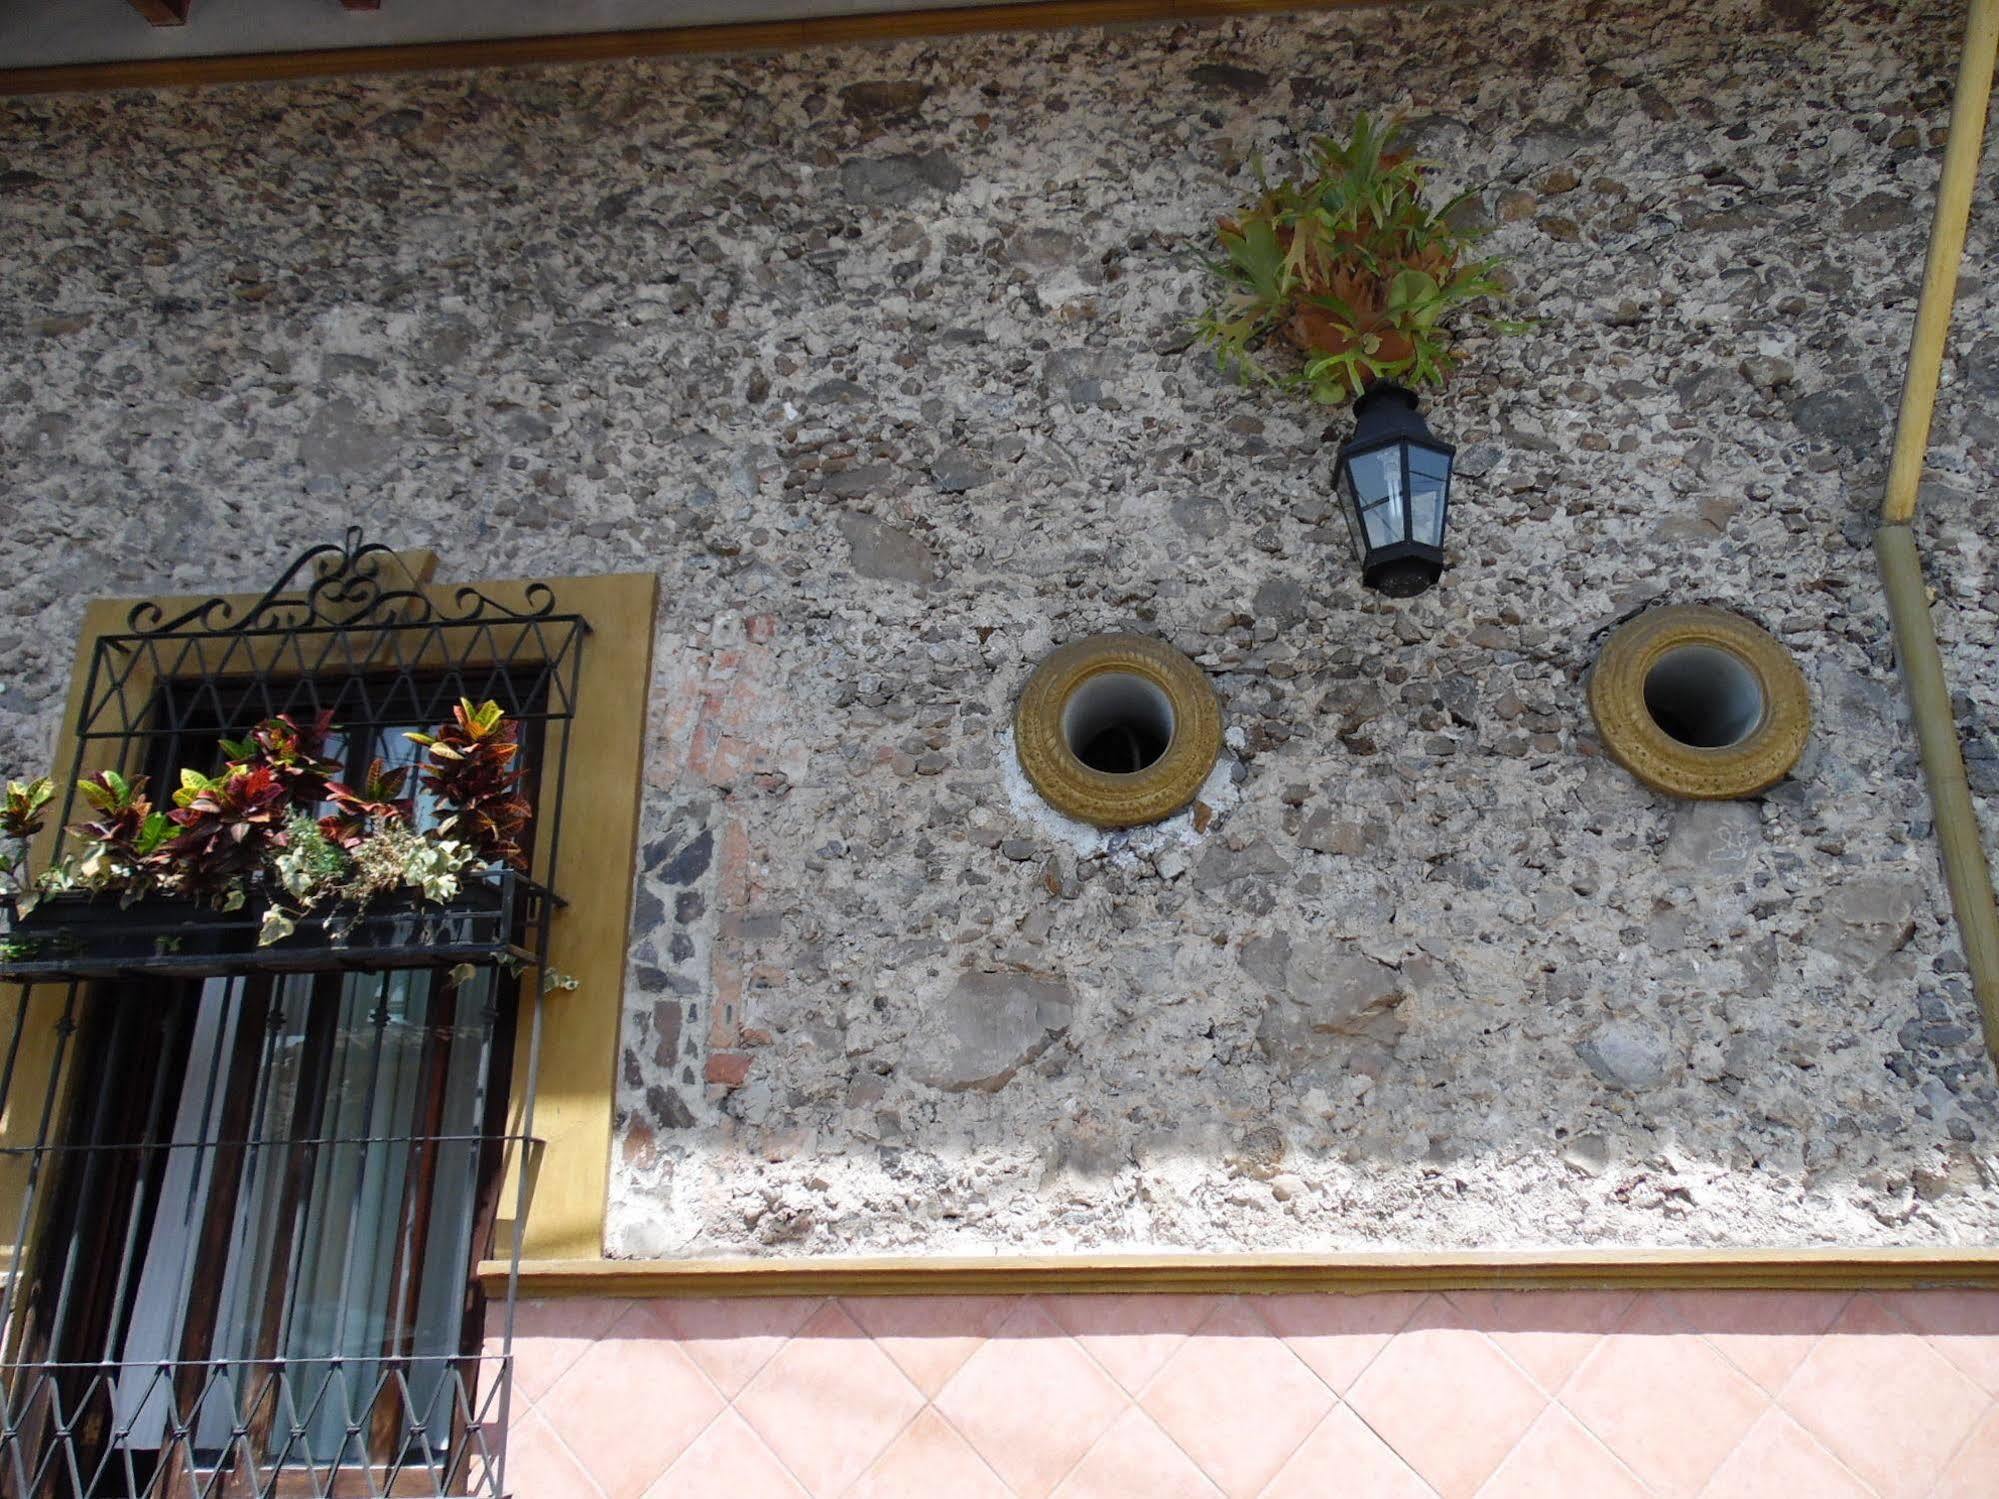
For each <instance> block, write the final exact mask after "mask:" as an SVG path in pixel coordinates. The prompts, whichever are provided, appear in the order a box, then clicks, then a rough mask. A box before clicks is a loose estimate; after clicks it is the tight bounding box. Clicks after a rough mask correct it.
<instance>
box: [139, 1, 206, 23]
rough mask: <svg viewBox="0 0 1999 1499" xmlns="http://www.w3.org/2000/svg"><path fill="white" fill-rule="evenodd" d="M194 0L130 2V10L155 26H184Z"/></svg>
mask: <svg viewBox="0 0 1999 1499" xmlns="http://www.w3.org/2000/svg"><path fill="white" fill-rule="evenodd" d="M193 4H194V0H132V9H134V10H136V11H137V12H138V13H139V14H140V15H142V16H144V17H145V18H146V19H147V20H148V21H151V22H152V23H153V24H154V25H155V26H185V25H186V24H187V12H188V8H189V7H190V6H192V5H193Z"/></svg>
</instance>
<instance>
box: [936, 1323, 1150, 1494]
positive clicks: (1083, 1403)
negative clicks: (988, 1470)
mask: <svg viewBox="0 0 1999 1499" xmlns="http://www.w3.org/2000/svg"><path fill="white" fill-rule="evenodd" d="M936 1403H937V1409H938V1410H939V1411H941V1412H942V1413H943V1415H944V1418H945V1419H946V1420H948V1421H949V1422H950V1423H951V1424H952V1425H953V1426H955V1427H957V1429H958V1431H959V1433H960V1434H961V1435H962V1436H963V1437H964V1438H965V1440H966V1441H968V1442H970V1443H971V1444H972V1446H973V1447H974V1448H975V1449H976V1450H977V1451H978V1454H979V1456H981V1457H983V1458H984V1459H985V1460H986V1461H987V1462H988V1463H990V1464H991V1465H992V1467H993V1470H994V1471H995V1472H997V1473H998V1474H999V1476H1000V1477H1001V1478H1003V1479H1004V1480H1006V1482H1007V1483H1008V1485H1010V1486H1011V1487H1012V1489H1013V1491H1014V1492H1015V1493H1016V1494H1018V1495H1020V1496H1021V1499H1043V1496H1045V1495H1047V1494H1048V1493H1050V1492H1051V1491H1052V1490H1053V1489H1054V1487H1055V1485H1056V1484H1058V1483H1060V1482H1061V1481H1062V1479H1063V1477H1064V1476H1065V1475H1066V1474H1067V1473H1068V1472H1069V1470H1070V1469H1071V1468H1073V1467H1075V1466H1076V1464H1077V1462H1079V1461H1080V1460H1081V1459H1082V1456H1083V1454H1084V1453H1086V1452H1088V1451H1089V1450H1090V1448H1091V1447H1093V1446H1094V1445H1096V1441H1097V1438H1099V1437H1101V1436H1102V1435H1103V1434H1104V1432H1105V1431H1106V1430H1107V1429H1108V1428H1109V1426H1110V1424H1111V1422H1112V1421H1114V1420H1116V1419H1117V1418H1118V1416H1119V1415H1120V1414H1122V1413H1123V1411H1124V1410H1125V1408H1126V1406H1127V1405H1128V1404H1129V1401H1128V1400H1127V1398H1126V1396H1125V1393H1124V1391H1122V1390H1120V1389H1119V1388H1118V1386H1117V1382H1116V1381H1115V1380H1113V1379H1112V1378H1111V1377H1110V1375H1108V1374H1106V1373H1104V1371H1103V1370H1102V1369H1100V1368H1098V1367H1097V1364H1096V1361H1095V1360H1093V1359H1092V1358H1091V1357H1090V1356H1089V1355H1088V1354H1087V1353H1085V1352H1083V1350H1082V1349H1081V1348H1080V1347H1079V1346H1078V1345H1077V1343H1076V1341H1075V1339H1073V1338H1071V1337H1070V1336H1069V1335H1068V1334H1067V1333H1065V1332H1064V1331H1062V1329H1061V1328H1060V1327H1059V1326H1057V1325H1056V1323H1055V1321H1054V1320H1053V1319H1052V1318H1051V1317H1050V1316H1049V1315H1048V1313H1047V1312H1045V1311H1043V1310H1042V1309H1041V1306H1040V1304H1039V1303H1038V1302H1037V1301H1034V1300H1032V1299H1030V1300H1027V1301H1023V1302H1021V1303H1020V1304H1019V1305H1018V1306H1017V1307H1015V1308H1014V1310H1013V1312H1012V1314H1011V1315H1009V1316H1008V1317H1007V1319H1006V1321H1005V1322H1004V1323H1002V1324H1001V1326H1000V1329H999V1331H998V1332H997V1333H995V1334H994V1336H993V1337H992V1338H990V1339H989V1340H988V1341H987V1342H985V1343H984V1344H982V1345H981V1346H980V1347H979V1350H978V1351H977V1352H976V1353H974V1354H973V1355H972V1356H971V1357H970V1358H968V1359H967V1360H965V1366H964V1367H963V1368H962V1369H960V1370H959V1371H958V1372H957V1373H956V1374H954V1375H952V1376H951V1380H950V1382H949V1383H948V1384H946V1385H945V1386H944V1388H943V1390H942V1391H940V1392H939V1394H938V1395H937V1401H936Z"/></svg>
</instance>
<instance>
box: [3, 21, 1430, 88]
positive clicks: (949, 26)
mask: <svg viewBox="0 0 1999 1499" xmlns="http://www.w3.org/2000/svg"><path fill="white" fill-rule="evenodd" d="M133 3H134V4H138V3H139V0H133ZM180 3H181V4H182V5H183V8H185V3H186V0H180ZM1381 3H1382V0H993V3H986V0H979V3H974V4H971V5H963V6H949V7H938V8H935V9H930V10H902V11H887V12H881V11H862V12H860V13H858V14H840V15H823V16H812V17H808V18H806V19H803V20H791V21H725V22H722V23H719V24H717V25H712V26H660V27H652V28H649V29H645V30H638V31H595V32H580V33H568V34H562V35H555V36H508V37H483V38H477V39H474V40H470V41H458V42H408V43H401V44H396V45H390V46H374V47H326V48H316V49H313V50H311V51H305V52H251V53H236V54H221V55H217V56H213V57H161V58H139V59H133V60H130V61H122V62H89V63H60V64H54V65H51V66H48V67H39V68H6V67H0V98H5V97H7V96H9V95H15V94H56V93H71V92H76V91H79V90H86V89H121V88H203V87H207V86H209V85H211V84H218V83H271V82H277V81H280V80H287V79H294V78H327V77H337V76H340V75H343V74H353V73H407V72H417V71H430V70H435V69H458V68H519V67H542V66H575V65H576V64H579V63H592V62H603V61H605V60H607V59H611V58H626V57H690V56H700V55H703V54H708V53H718V52H721V53H726V52H785V51H793V50H796V49H800V48H805V47H841V46H855V45H861V46H870V45H874V44H877V43H881V42H899V41H908V40H910V39H912V38H917V37H952V36H972V35H977V34H979V33H983V32H994V31H1066V30H1070V29H1072V28H1075V27H1079V26H1129V25H1137V24H1143V23H1145V22H1167V21H1193V20H1199V19H1203V18H1209V17H1215V18H1225V17H1233V16H1254V15H1266V14H1269V13H1271V12H1276V11H1306V10H1345V9H1350V8H1359V7H1362V6H1369V5H1378V4H1381ZM1395 3H1403V0H1395Z"/></svg>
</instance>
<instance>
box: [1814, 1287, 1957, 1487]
mask: <svg viewBox="0 0 1999 1499" xmlns="http://www.w3.org/2000/svg"><path fill="white" fill-rule="evenodd" d="M1778 1398H1779V1400H1780V1401H1781V1402H1782V1403H1783V1406H1784V1408H1785V1409H1786V1410H1788V1411H1789V1412H1790V1413H1791V1414H1792V1415H1793V1416H1795V1417H1796V1418H1797V1420H1798V1424H1799V1425H1801V1426H1803V1427H1804V1428H1805V1430H1807V1431H1809V1432H1810V1433H1811V1434H1812V1435H1813V1436H1815V1437H1817V1438H1818V1439H1819V1441H1820V1442H1822V1443H1824V1444H1825V1446H1826V1447H1828V1448H1829V1449H1831V1451H1832V1453H1833V1455H1834V1456H1835V1457H1837V1458H1839V1460H1840V1461H1841V1462H1843V1463H1845V1464H1846V1465H1847V1467H1849V1468H1851V1469H1853V1471H1854V1472H1856V1473H1858V1474H1859V1475H1860V1476H1861V1477H1862V1478H1863V1479H1865V1480H1866V1481H1867V1482H1868V1483H1869V1484H1871V1485H1873V1486H1874V1488H1876V1489H1877V1490H1879V1491H1880V1492H1881V1493H1882V1494H1884V1495H1887V1496H1889V1499H1905V1496H1913V1495H1920V1494H1924V1493H1927V1492H1928V1491H1929V1488H1930V1485H1931V1484H1933V1483H1934V1482H1935V1481H1936V1480H1937V1478H1938V1477H1939V1476H1940V1475H1941V1474H1942V1472H1943V1470H1944V1467H1945V1466H1946V1465H1947V1464H1948V1463H1949V1462H1950V1460H1951V1457H1952V1455H1953V1454H1954V1453H1955V1452H1956V1451H1957V1448H1958V1444H1959V1443H1961V1442H1962V1441H1963V1440H1964V1438H1965V1437H1966V1436H1967V1435H1969V1434H1970V1432H1971V1428H1972V1427H1973V1425H1974V1424H1976V1422H1977V1421H1978V1419H1979V1418H1980V1417H1981V1416H1983V1415H1984V1414H1985V1411H1986V1408H1987V1406H1988V1404H1989V1401H1988V1400H1987V1398H1986V1396H1985V1393H1984V1391H1982V1390H1980V1389H1979V1388H1978V1387H1977V1386H1976V1385H1974V1384H1973V1383H1972V1382H1971V1381H1970V1380H1969V1379H1967V1378H1965V1376H1964V1375H1962V1374H1960V1373H1959V1372H1958V1371H1957V1369H1956V1368H1955V1367H1954V1366H1953V1365H1952V1364H1950V1363H1949V1362H1947V1361H1946V1360H1945V1359H1944V1357H1943V1355H1942V1354H1940V1353H1938V1352H1937V1351H1936V1349H1934V1348H1932V1347H1931V1346H1930V1345H1929V1342H1928V1340H1927V1339H1925V1338H1924V1337H1922V1336H1921V1335H1920V1334H1919V1333H1917V1332H1916V1331H1915V1330H1914V1329H1913V1328H1911V1327H1910V1326H1909V1324H1908V1323H1906V1322H1904V1321H1903V1320H1902V1319H1901V1318H1900V1317H1898V1316H1896V1315H1895V1314H1894V1313H1893V1312H1891V1311H1890V1310H1889V1309H1888V1308H1887V1307H1886V1306H1885V1305H1883V1304H1882V1302H1881V1301H1880V1300H1879V1299H1878V1298H1876V1297H1875V1296H1874V1295H1872V1294H1871V1293H1866V1292H1863V1293H1862V1294H1861V1295H1859V1296H1856V1297H1854V1298H1853V1302H1852V1304H1851V1305H1850V1306H1848V1307H1847V1309H1846V1310H1845V1311H1844V1312H1842V1313H1841V1314H1840V1317H1839V1320H1838V1321H1837V1322H1835V1323H1833V1325H1832V1328H1831V1330H1830V1331H1829V1332H1828V1333H1827V1335H1826V1336H1825V1337H1823V1338H1821V1339H1820V1340H1819V1341H1818V1344H1817V1346H1815V1347H1814V1348H1813V1349H1812V1351H1811V1352H1810V1353H1809V1354H1807V1355H1806V1357H1805V1361H1804V1362H1803V1363H1802V1364H1800V1365H1799V1366H1798V1372H1797V1373H1795V1374H1793V1375H1792V1376H1791V1377H1790V1379H1789V1380H1788V1381H1787V1382H1786V1383H1785V1385H1784V1388H1783V1390H1782V1391H1781V1392H1780V1393H1779V1396H1778Z"/></svg>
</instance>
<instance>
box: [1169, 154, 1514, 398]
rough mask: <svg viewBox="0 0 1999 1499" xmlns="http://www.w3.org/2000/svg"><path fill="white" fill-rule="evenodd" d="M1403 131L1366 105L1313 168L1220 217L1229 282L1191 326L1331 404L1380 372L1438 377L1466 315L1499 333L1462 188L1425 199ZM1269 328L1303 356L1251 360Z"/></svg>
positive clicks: (1218, 269)
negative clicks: (1443, 199)
mask: <svg viewBox="0 0 1999 1499" xmlns="http://www.w3.org/2000/svg"><path fill="white" fill-rule="evenodd" d="M1398 140H1399V131H1398V129H1397V127H1395V126H1393V125H1377V124H1376V123H1375V122H1374V121H1373V120H1372V119H1370V118H1369V117H1368V116H1366V115H1361V116H1360V117H1359V118H1358V119H1357V120H1356V121H1355V122H1354V128H1353V133H1352V135H1351V136H1350V137H1349V138H1348V139H1346V140H1344V141H1340V140H1333V139H1325V140H1321V141H1319V142H1318V143H1317V144H1316V145H1315V146H1314V147H1313V148H1312V164H1313V167H1314V171H1313V173H1312V175H1311V176H1310V177H1308V178H1306V179H1305V180H1304V181H1302V182H1293V181H1291V180H1290V179H1289V178H1287V179H1285V180H1284V181H1283V182H1280V183H1278V184H1277V185H1276V186H1274V187H1273V186H1272V185H1271V184H1270V182H1269V181H1268V179H1267V178H1266V177H1265V176H1264V174H1263V169H1262V164H1261V163H1258V164H1257V166H1256V173H1257V181H1258V185H1259V186H1260V187H1261V188H1262V195H1261V196H1260V197H1259V198H1258V199H1257V200H1256V202H1255V203H1253V204H1251V205H1250V206H1249V207H1247V208H1245V209H1243V210H1242V211H1241V212H1240V213H1237V214H1235V215H1233V216H1231V217H1227V218H1223V219H1220V220H1218V221H1217V229H1218V231H1219V234H1220V238H1221V245H1222V251H1223V256H1224V258H1223V259H1221V260H1217V261H1213V262H1210V267H1209V268H1210V269H1211V270H1212V271H1213V272H1214V274H1215V275H1216V276H1217V277H1218V278H1219V279H1220V280H1221V281H1222V283H1223V284H1224V287H1225V288H1226V290H1225V291H1224V293H1223V296H1222V299H1221V301H1220V302H1219V303H1218V304H1217V305H1216V306H1215V307H1213V308H1211V309H1210V310H1209V311H1208V312H1206V313H1205V314H1203V316H1202V317H1201V318H1200V320H1199V321H1198V323H1197V324H1196V328H1197V331H1198V332H1199V334H1200V337H1201V339H1202V341H1203V342H1205V343H1207V344H1208V345H1209V346H1211V347H1212V348H1213V349H1214V350H1215V352H1216V354H1217V356H1218V357H1219V358H1220V359H1221V362H1222V364H1223V366H1224V367H1225V368H1227V369H1228V370H1229V371H1230V372H1231V373H1233V374H1235V375H1237V376H1238V377H1240V378H1242V379H1243V380H1245V381H1246V382H1249V383H1269V384H1272V385H1277V386H1279V387H1282V388H1285V389H1296V390H1302V391H1304V392H1305V393H1306V394H1307V395H1309V396H1310V397H1311V398H1312V399H1313V400H1315V401H1318V402H1320V403H1322V404H1326V405H1335V404H1338V403H1340V402H1343V401H1349V400H1352V399H1354V398H1355V397H1357V396H1360V395H1363V394H1365V393H1366V392H1367V391H1368V390H1369V389H1370V388H1372V387H1373V386H1374V385H1376V384H1377V383H1379V382H1382V381H1393V382H1395V383H1397V384H1400V385H1406V386H1422V385H1441V384H1442V383H1443V382H1444V380H1445V378H1446V377H1447V376H1448V375H1449V374H1450V372H1451V370H1452V368H1453V367H1455V365H1456V363H1457V352H1456V350H1455V349H1454V348H1453V341H1452V323H1453V321H1454V320H1455V315H1457V314H1463V315H1464V316H1467V317H1469V318H1472V319H1474V320H1477V321H1482V322H1486V323H1490V324H1491V325H1493V326H1494V327H1495V328H1497V329H1499V330H1501V331H1509V332H1517V331H1521V330H1523V329H1524V328H1525V327H1526V326H1527V325H1526V324H1523V323H1512V322H1505V321H1503V320H1501V319H1499V318H1497V317H1496V316H1494V315H1493V313H1492V312H1491V310H1490V309H1489V307H1488V306H1486V305H1484V304H1487V303H1489V302H1491V300H1492V299H1494V298H1495V297H1497V296H1498V295H1499V294H1500V292H1501V290H1502V288H1501V286H1500V284H1499V282H1498V281H1497V279H1496V278H1495V276H1494V274H1493V273H1494V271H1495V269H1496V268H1497V267H1498V265H1499V263H1500V258H1499V257H1497V256H1489V257H1484V258H1476V257H1473V256H1471V255H1470V253H1469V252H1470V249H1471V247H1472V245H1473V243H1474V242H1475V241H1476V239H1477V237H1478V231H1476V230H1473V229H1466V228H1461V227H1459V226H1458V225H1457V224H1456V223H1455V222H1454V220H1455V217H1456V213H1457V210H1458V209H1459V207H1460V206H1461V205H1462V204H1463V203H1464V202H1465V201H1466V199H1467V198H1469V197H1470V196H1471V195H1470V194H1469V193H1466V194H1460V195H1459V196H1458V197H1456V198H1453V199H1451V200H1450V201H1449V202H1447V203H1445V204H1444V205H1443V206H1441V207H1433V206H1431V204H1430V203H1429V202H1428V201H1427V199H1426V198H1425V194H1424V186H1425V183H1424V178H1425V175H1426V174H1427V172H1428V171H1429V169H1430V168H1431V167H1432V166H1433V165H1435V163H1433V162H1429V161H1425V160H1423V159H1421V158H1419V157H1414V156H1410V155H1409V154H1408V153H1406V152H1404V151H1402V150H1399V149H1398ZM1273 337H1274V338H1275V339H1276V340H1278V341H1279V342H1280V343H1282V344H1285V345H1288V346H1289V347H1290V349H1291V350H1292V351H1293V352H1294V353H1295V354H1296V355H1297V356H1299V359H1298V362H1297V363H1296V365H1295V367H1293V368H1291V369H1288V370H1283V371H1277V372H1273V371H1270V370H1267V369H1266V368H1265V367H1264V365H1263V364H1262V362H1261V361H1260V360H1259V359H1258V358H1257V352H1258V350H1259V349H1260V348H1261V347H1262V346H1263V345H1265V344H1267V343H1268V342H1270V341H1271V339H1272V338H1273Z"/></svg>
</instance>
